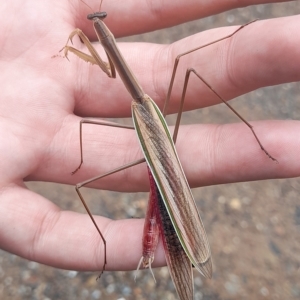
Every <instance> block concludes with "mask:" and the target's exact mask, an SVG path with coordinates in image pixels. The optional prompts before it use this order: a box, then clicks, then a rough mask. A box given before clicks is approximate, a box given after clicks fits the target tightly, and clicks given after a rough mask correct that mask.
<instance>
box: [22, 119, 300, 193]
mask: <svg viewBox="0 0 300 300" xmlns="http://www.w3.org/2000/svg"><path fill="white" fill-rule="evenodd" d="M251 124H252V125H253V126H254V129H255V132H256V134H257V135H258V137H259V139H260V141H261V143H262V144H263V146H264V147H265V149H266V150H267V151H268V152H269V153H270V154H271V155H272V156H273V157H275V158H276V159H277V161H278V162H279V164H276V163H275V162H273V161H272V160H270V159H269V158H268V157H267V156H266V155H265V153H264V152H263V151H262V150H261V149H260V147H259V145H258V144H257V142H256V140H255V138H254V136H253V134H252V133H251V131H250V130H249V128H247V127H246V126H245V124H244V123H238V124H225V125H193V126H181V127H180V130H179V137H178V141H177V143H176V147H177V149H178V153H179V158H180V160H181V162H182V165H183V169H184V171H185V173H186V176H187V178H188V181H189V183H190V184H191V186H192V187H196V186H197V187H199V186H204V185H212V184H219V183H229V182H241V181H249V180H261V179H268V178H288V177H296V176H299V175H300V171H299V170H300V165H299V164H300V162H299V160H298V159H297V155H298V149H299V143H300V140H299V136H298V132H299V130H300V123H299V122H298V121H261V122H251ZM74 128H75V127H74ZM76 131H77V130H76ZM66 136H67V134H66V132H61V133H60V134H59V136H58V137H57V141H56V143H55V145H53V148H51V153H50V152H49V153H48V155H49V156H46V157H45V163H43V164H40V166H39V168H38V169H37V171H36V172H35V173H34V174H33V175H32V176H30V178H28V179H31V180H42V181H54V182H61V183H67V184H75V183H79V182H82V181H84V180H87V179H89V178H92V177H94V176H97V175H101V174H105V173H106V172H109V171H111V170H112V169H115V168H117V167H120V166H123V165H124V164H127V163H130V162H132V161H135V160H137V159H139V158H142V157H143V155H142V153H141V151H140V146H139V144H138V141H137V138H136V136H135V132H133V131H130V130H125V129H117V128H110V127H106V126H87V127H86V128H85V130H84V138H83V140H84V147H83V149H84V155H83V158H84V163H83V165H82V167H81V169H80V170H79V171H78V172H77V173H76V174H75V175H71V174H70V173H71V171H73V170H74V169H76V168H77V167H78V165H79V162H80V153H79V140H78V132H77V134H76V133H75V129H74V134H73V137H74V139H70V138H69V137H68V138H66ZM59 138H60V141H59V140H58V139H59ZM66 141H67V143H70V144H69V145H67V144H66ZM64 142H65V144H64ZM62 145H63V146H62ZM66 149H68V150H67V151H66ZM76 149H77V150H76ZM191 162H193V163H191ZM241 166H243V168H241ZM89 186H92V187H95V188H99V189H105V190H116V191H121V192H124V191H125V192H136V191H147V190H149V183H148V177H147V170H146V166H145V164H141V165H138V166H135V167H131V168H128V169H126V170H123V171H120V172H118V173H115V174H113V175H110V176H107V177H105V178H103V179H101V180H98V181H95V182H94V183H92V184H91V185H89Z"/></svg>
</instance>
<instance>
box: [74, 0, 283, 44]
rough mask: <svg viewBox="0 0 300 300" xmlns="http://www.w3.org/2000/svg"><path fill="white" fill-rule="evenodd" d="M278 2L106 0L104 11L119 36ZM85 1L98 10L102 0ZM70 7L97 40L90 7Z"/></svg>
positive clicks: (78, 22) (86, 30) (77, 22)
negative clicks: (241, 8) (246, 7)
mask: <svg viewBox="0 0 300 300" xmlns="http://www.w3.org/2000/svg"><path fill="white" fill-rule="evenodd" d="M274 2H275V3H276V2H284V1H270V0H264V1H263V0H256V1H226V0H222V1H194V0H187V1H167V2H164V3H163V4H162V2H161V1H136V0H131V1H126V2H123V1H120V2H118V5H115V3H114V2H111V1H105V0H104V1H103V3H102V7H101V10H102V11H106V12H107V14H108V17H107V19H106V21H105V22H106V23H107V25H108V27H109V28H110V29H111V31H112V32H113V33H114V34H115V36H116V37H121V36H126V35H133V34H138V33H143V32H148V31H153V30H157V29H161V28H166V27H170V26H174V25H178V24H181V23H185V22H188V21H192V20H196V19H200V18H204V17H207V16H211V15H214V14H217V13H221V12H224V11H227V10H230V9H234V8H238V7H245V6H248V5H254V4H263V3H274ZM86 3H87V4H88V5H89V6H90V7H91V8H92V9H93V11H98V10H99V1H94V0H89V1H86ZM70 10H71V11H72V13H73V16H74V17H75V18H74V24H76V27H79V28H81V29H82V30H84V31H85V32H86V33H87V35H88V36H89V37H90V38H91V39H94V40H95V39H96V35H95V32H94V31H93V29H92V26H91V25H90V22H89V21H87V19H86V16H87V14H89V13H91V9H89V8H87V7H86V6H85V5H84V4H83V3H82V2H81V1H78V2H77V5H76V6H74V3H73V2H72V7H71V8H70Z"/></svg>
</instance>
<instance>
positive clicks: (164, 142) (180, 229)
mask: <svg viewBox="0 0 300 300" xmlns="http://www.w3.org/2000/svg"><path fill="white" fill-rule="evenodd" d="M106 16H107V14H106V13H105V12H97V13H93V14H90V15H88V16H87V18H88V19H89V20H92V21H93V23H94V28H95V31H96V34H97V36H98V39H99V41H100V43H101V44H102V46H103V47H104V49H105V52H106V55H107V58H108V63H106V62H104V61H103V60H102V59H101V57H100V56H99V55H98V53H97V52H96V50H95V49H94V47H93V46H92V44H91V43H90V41H89V40H88V38H87V37H86V36H85V35H84V33H83V32H82V31H81V30H80V29H76V30H74V31H73V32H72V33H71V34H70V36H69V39H68V41H69V40H71V41H72V38H73V37H74V35H78V36H79V37H80V39H81V40H82V42H83V43H84V44H85V45H86V46H87V48H88V50H89V52H90V53H91V55H88V54H85V53H83V52H81V51H79V50H77V49H75V48H73V47H70V46H68V45H66V46H65V47H64V53H65V56H66V57H67V54H68V51H71V52H73V53H74V54H76V55H77V56H78V57H80V58H81V59H83V60H85V61H87V62H90V63H92V64H97V65H98V66H99V67H100V68H101V69H102V71H103V72H105V73H106V74H107V75H108V76H109V77H111V78H115V77H116V70H117V72H118V74H119V76H120V77H121V79H122V81H123V83H124V85H125V86H126V88H127V90H128V92H129V93H130V94H131V96H132V98H133V102H132V116H133V122H134V126H135V130H136V132H137V135H138V139H139V142H140V144H141V147H142V150H143V153H144V156H145V158H143V159H140V160H138V161H136V162H132V163H129V164H127V165H125V166H123V167H121V168H117V169H115V170H112V171H110V172H108V173H106V174H103V175H100V176H96V177H94V178H91V179H89V180H86V181H84V182H82V183H79V184H77V185H76V191H77V193H78V195H79V197H80V199H81V201H82V203H83V205H84V206H85V208H86V210H87V212H88V214H89V216H90V218H91V219H92V221H93V223H94V225H95V227H96V228H97V230H98V232H99V234H100V236H101V239H102V241H103V244H104V264H103V268H102V272H103V271H104V270H105V266H106V263H107V259H106V241H105V239H104V236H103V235H102V233H101V231H100V229H99V227H98V226H97V223H96V222H95V220H94V218H93V216H92V214H91V212H90V210H89V208H88V206H87V204H86V202H85V200H84V198H83V196H82V194H81V192H80V188H81V187H82V186H85V185H87V184H88V183H91V182H93V181H95V180H98V179H101V178H103V177H105V176H108V175H110V174H113V173H116V172H118V171H120V170H124V169H126V168H128V167H131V166H134V165H137V164H140V163H142V162H145V161H146V162H147V164H148V167H149V169H150V172H151V173H150V175H149V176H150V183H151V180H152V187H151V192H152V193H154V194H155V196H156V198H157V200H158V204H157V207H158V209H157V210H158V211H159V218H160V224H161V229H160V232H161V234H162V235H163V238H165V240H164V245H165V251H170V253H169V254H171V255H172V254H174V253H173V251H174V249H173V250H172V249H171V248H172V247H173V246H174V247H175V248H176V249H178V247H181V249H183V252H184V255H183V256H182V257H183V260H182V261H184V262H182V264H181V265H180V267H182V266H183V265H184V264H186V265H187V269H189V270H187V271H186V274H187V277H186V278H187V281H186V283H182V282H179V281H180V280H181V278H175V279H174V276H173V275H172V278H173V281H174V284H175V286H176V289H177V292H178V294H179V296H180V298H181V299H190V298H192V294H193V290H192V288H191V289H189V290H190V292H189V293H188V294H185V291H183V290H184V288H185V286H186V284H189V285H192V272H191V266H192V265H193V266H194V267H195V268H196V269H197V270H198V271H199V272H200V273H201V274H203V275H204V276H206V277H211V275H212V263H211V254H210V248H209V243H208V239H207V236H206V233H205V230H204V226H203V224H202V221H201V218H200V216H199V213H198V210H197V207H196V204H195V201H194V199H193V196H192V193H191V190H190V188H189V185H188V182H187V180H186V177H185V175H184V172H183V170H182V167H181V164H180V161H179V159H178V156H177V153H176V150H175V146H174V143H173V141H174V142H175V141H176V137H177V133H178V128H179V122H180V117H181V112H182V109H183V103H184V99H185V92H186V89H187V85H188V80H189V76H190V74H191V73H192V72H193V73H194V74H195V75H196V76H197V77H198V78H199V79H200V80H202V81H203V82H204V83H205V84H206V85H207V86H208V88H210V89H211V90H212V91H213V92H214V93H215V94H216V95H217V96H218V97H219V98H220V99H221V100H222V101H223V102H224V103H225V104H226V105H227V106H228V107H229V108H230V109H231V110H232V111H233V112H234V113H235V114H236V115H237V116H238V117H239V118H240V119H241V120H242V121H244V122H245V123H246V124H247V125H248V126H249V127H250V129H251V130H252V132H253V134H254V136H255V138H256V140H257V141H258V143H259V145H260V146H261V148H262V150H263V151H264V152H265V153H266V154H267V155H268V156H269V157H270V158H271V159H273V158H272V156H271V155H270V154H269V153H268V152H267V151H266V150H265V149H264V148H263V146H262V145H261V143H260V141H259V139H258V138H257V136H256V134H255V132H254V131H253V129H252V126H251V125H250V124H249V123H247V122H246V121H245V120H244V119H243V118H242V117H241V116H240V115H239V114H238V113H237V112H236V111H235V110H234V109H233V108H232V107H231V106H230V105H229V104H227V102H226V101H225V100H224V99H223V98H222V97H221V96H220V95H219V94H218V93H217V92H216V91H214V89H213V88H212V87H211V86H210V85H209V84H208V83H207V82H206V81H205V80H204V79H203V78H202V77H201V76H200V75H199V74H198V73H197V72H196V71H195V70H193V69H189V70H187V73H186V78H185V83H184V87H183V93H182V99H181V106H180V111H179V114H178V117H177V121H176V125H175V131H174V135H173V138H172V137H171V135H170V133H169V130H168V127H167V124H166V122H165V119H164V117H165V114H166V109H167V106H168V103H169V99H170V95H171V91H172V87H173V83H174V78H175V74H176V68H177V66H178V63H179V60H180V57H181V56H183V55H186V54H189V53H191V52H193V51H197V50H200V49H201V48H204V47H207V46H209V45H211V44H213V43H217V42H219V41H221V40H224V39H226V38H229V37H231V36H233V35H234V34H235V33H236V32H238V31H239V30H241V29H242V28H243V27H245V26H246V25H248V24H246V25H244V26H241V27H239V28H238V29H237V30H235V31H234V32H233V33H232V34H230V35H227V36H225V37H223V38H221V39H219V40H216V41H213V42H211V43H208V44H205V45H203V46H200V47H198V48H196V49H193V50H191V51H188V52H186V53H183V54H181V55H179V56H178V57H177V59H176V61H175V64H174V69H173V73H172V78H171V82H170V86H169V90H168V95H167V99H166V102H165V106H164V109H163V113H161V112H160V110H159V108H158V107H157V106H156V104H155V103H154V102H153V100H152V99H151V98H150V97H149V96H148V95H146V94H145V93H144V91H143V90H142V88H141V86H140V85H139V84H138V82H137V79H136V78H135V76H134V75H133V73H132V71H131V70H130V68H129V66H128V65H127V63H126V62H125V60H124V58H123V57H122V54H121V53H120V51H119V49H118V47H117V45H116V42H115V39H114V37H113V35H112V33H111V32H110V31H109V29H108V28H107V27H106V25H105V24H104V22H103V21H102V20H103V19H104V18H105V17H106ZM67 44H68V42H67ZM84 123H89V124H97V125H99V124H100V125H106V126H114V127H122V128H124V126H123V125H119V124H115V123H107V122H102V121H95V120H87V119H84V120H82V121H81V123H80V151H81V162H80V164H79V166H78V168H77V169H76V170H75V171H74V172H73V173H75V172H77V171H78V169H79V168H80V167H81V165H82V163H83V150H82V125H83V124H84ZM125 128H129V129H132V127H129V126H127V127H125ZM273 160H274V159H273ZM162 201H163V203H164V204H162ZM170 231H172V233H171V235H172V236H175V240H174V244H172V243H173V242H172V241H171V240H170V239H168V237H167V235H169V234H166V233H170ZM176 243H178V245H177V244H176ZM154 251H155V249H154ZM167 261H168V259H167ZM151 262H152V261H150V262H149V263H148V265H149V264H150V267H151ZM171 262H172V260H171ZM143 265H144V266H145V264H143ZM168 265H169V268H175V271H176V268H177V271H178V266H176V265H171V266H170V261H169V262H168ZM173 271H174V270H173ZM171 274H172V270H171ZM175 277H176V275H175Z"/></svg>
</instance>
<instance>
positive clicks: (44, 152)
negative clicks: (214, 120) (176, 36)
mask: <svg viewBox="0 0 300 300" xmlns="http://www.w3.org/2000/svg"><path fill="white" fill-rule="evenodd" d="M96 2H97V1H96ZM112 2H113V1H107V3H105V2H104V3H103V10H105V11H107V12H108V14H109V17H108V18H107V22H106V23H107V25H108V27H109V28H111V30H112V32H113V33H114V34H115V36H116V37H120V36H124V35H127V34H130V33H137V30H139V32H143V31H150V30H155V29H158V28H163V27H167V26H170V25H174V24H175V23H174V22H177V23H179V22H184V21H187V20H192V19H195V18H200V17H203V16H205V15H210V14H213V13H216V12H220V11H224V10H227V9H230V8H234V7H236V6H235V5H238V3H237V1H232V3H229V4H228V2H230V1H225V0H224V1H203V5H200V7H199V2H198V3H195V1H187V0H186V1H182V2H181V3H178V4H177V6H175V4H174V3H176V1H169V2H170V4H165V7H163V8H162V7H159V3H161V1H157V3H158V4H157V6H158V7H154V6H155V5H156V3H155V1H154V2H153V6H152V7H151V9H149V7H147V6H146V3H149V2H148V1H134V0H131V1H120V2H118V3H119V4H118V7H117V8H115V7H114V5H113V3H112ZM208 2H209V3H208ZM255 2H256V3H266V2H268V1H255ZM270 2H271V1H270ZM251 3H253V1H243V4H244V5H247V4H251ZM89 4H90V5H91V6H92V7H93V9H95V10H96V9H98V7H97V6H98V4H95V1H89ZM168 5H169V6H168ZM180 5H182V7H180ZM137 6H140V7H137ZM134 8H136V9H138V11H141V12H147V13H145V14H137V18H135V17H134V18H130V17H128V18H126V17H124V16H128V15H130V14H131V13H132V11H134ZM179 10H180V11H181V13H180V16H179V17H178V18H174V17H173V16H176V15H177V12H178V11H179ZM90 12H91V11H90V9H88V8H87V7H86V6H85V5H83V4H82V3H81V2H79V1H75V0H74V1H60V2H59V3H56V4H55V5H54V4H53V1H33V0H32V1H25V2H24V1H19V0H15V1H6V2H5V4H2V5H1V7H0V15H1V18H0V20H1V21H0V22H1V31H0V69H1V72H0V91H1V97H0V139H1V142H0V153H1V159H0V170H1V176H0V216H1V218H0V248H1V249H3V250H6V251H9V252H11V253H14V254H17V255H19V256H22V257H25V258H27V259H30V260H34V261H37V262H40V263H43V264H47V265H51V266H54V267H58V268H65V269H74V270H90V271H91V270H100V269H101V267H102V265H103V261H102V259H103V255H102V251H103V248H102V247H101V242H100V238H99V236H98V234H97V232H96V230H91V229H93V227H92V226H93V225H92V223H91V221H90V219H89V218H88V216H87V215H82V214H79V213H75V212H71V211H62V210H61V209H60V208H59V207H58V206H56V205H54V204H53V203H52V202H51V201H49V200H48V199H45V198H43V197H42V196H40V195H38V194H36V193H34V192H32V191H30V190H28V189H27V188H26V186H25V184H24V182H25V181H50V182H58V183H66V184H71V185H74V184H76V183H78V182H81V181H83V180H85V179H87V178H90V177H92V176H95V175H97V174H102V173H104V172H106V171H109V170H111V169H113V168H114V167H118V166H121V165H124V164H125V163H127V162H130V161H133V160H136V159H138V158H140V157H142V154H141V152H140V150H139V145H138V142H137V140H136V136H135V133H134V132H133V131H130V130H125V129H124V130H123V129H116V128H110V127H104V126H103V127H102V126H98V127H97V126H96V127H93V126H88V127H86V129H85V141H84V159H85V160H84V165H83V166H82V168H81V170H80V171H79V172H78V173H77V174H75V175H74V176H71V175H70V172H71V171H73V170H74V169H75V168H76V167H77V166H78V163H79V138H78V126H79V121H80V119H81V118H82V117H85V116H97V117H102V118H104V117H121V116H126V117H129V116H130V114H131V113H130V103H131V99H130V97H129V95H128V93H127V91H126V90H125V88H124V86H123V84H122V82H121V81H120V79H119V78H117V79H116V80H112V79H109V78H107V77H106V75H105V74H104V73H102V72H101V70H100V69H99V68H98V67H96V66H91V65H89V64H86V63H85V62H83V61H80V60H79V59H77V58H75V57H74V56H72V57H71V56H70V59H71V63H69V62H68V61H67V60H66V59H63V58H62V57H59V56H58V57H55V58H52V56H53V55H55V54H58V51H59V50H60V48H62V47H63V46H64V44H65V42H66V40H67V37H68V35H69V34H70V32H71V31H72V30H73V29H74V28H76V27H79V28H81V29H82V30H83V31H84V32H85V33H86V34H87V35H88V36H89V38H90V39H91V40H96V37H95V34H94V31H93V27H92V24H91V22H90V21H88V20H86V15H87V13H90ZM160 20H164V21H160ZM162 22H163V23H162ZM299 25H300V18H299V16H292V17H289V18H282V19H273V20H268V21H258V22H255V23H253V24H251V25H250V26H248V27H246V28H245V29H243V30H242V31H240V32H239V33H238V34H237V35H236V36H234V38H232V39H230V40H227V41H224V42H222V43H219V44H218V45H215V46H212V47H211V48H210V50H209V51H207V50H204V51H203V52H202V53H201V55H200V54H199V55H193V56H191V57H188V58H187V59H185V62H184V63H183V64H182V66H183V68H182V71H183V72H184V70H185V69H186V68H187V67H188V66H193V67H194V68H196V69H197V68H198V69H201V74H207V76H205V78H206V79H207V81H209V82H213V86H214V88H215V89H216V90H218V92H219V93H220V94H221V95H223V96H224V97H225V98H226V99H232V98H234V97H236V96H239V95H242V94H245V93H247V92H249V91H252V90H255V89H257V88H259V87H262V86H269V85H275V84H279V83H285V82H293V81H299V80H300V52H299V42H300V41H299V39H300V37H299V34H298V32H299ZM234 29H235V27H234V28H233V27H231V28H229V27H228V28H221V29H214V30H211V31H209V32H202V33H199V34H197V35H194V36H192V37H188V38H187V39H185V40H184V41H178V42H176V43H174V44H172V45H155V44H142V43H141V44H133V45H131V44H120V49H121V52H122V53H124V56H125V58H126V59H127V61H128V63H129V65H130V66H131V67H132V69H133V71H134V73H135V74H136V77H137V78H138V79H139V81H140V83H141V85H142V87H143V88H144V90H145V91H146V92H147V94H149V95H151V96H152V97H153V98H154V100H155V101H156V102H157V103H158V105H159V106H160V107H162V105H163V101H164V98H165V95H166V92H167V87H168V83H169V78H170V75H171V72H172V65H173V62H174V59H175V57H176V55H177V54H179V53H182V52H184V51H186V50H189V49H191V48H193V47H196V46H199V45H200V44H204V43H205V42H208V41H212V40H214V39H216V38H218V37H222V36H225V35H226V34H228V33H230V32H232V31H233V30H234ZM253 45H255V47H253ZM76 46H77V47H81V45H80V42H78V41H76ZM96 48H97V49H99V52H100V54H101V55H102V57H104V56H103V50H102V49H101V47H100V46H99V45H98V44H97V45H96ZM216 52H217V53H222V57H221V55H217V56H216V55H215V53H216ZM291 58H292V59H291ZM141 60H143V63H142V64H141V63H140V61H141ZM180 75H181V78H183V76H184V73H181V74H179V75H178V77H179V78H180ZM176 82H177V84H176ZM176 82H175V89H174V92H173V96H172V100H171V108H170V111H173V112H175V111H176V110H177V107H178V103H179V101H180V94H181V87H182V81H181V80H180V79H179V80H178V81H176ZM193 82H194V83H195V84H194V85H193V84H191V86H190V87H189V89H190V91H192V92H193V93H192V94H193V95H195V96H194V97H189V98H188V100H187V103H186V106H185V108H186V109H189V110H190V109H195V108H201V107H206V106H210V105H213V104H217V103H218V102H219V101H218V99H216V98H215V97H212V96H211V93H210V92H209V91H208V90H207V88H205V87H203V86H202V85H200V84H198V82H197V81H196V80H194V81H193ZM197 95H201V101H199V99H200V97H199V96H197ZM253 125H254V127H255V130H256V132H257V133H259V136H260V137H261V138H262V137H263V144H264V146H265V148H266V149H268V151H269V152H270V153H272V155H273V156H274V157H276V159H277V160H278V161H279V162H280V164H276V163H272V162H270V160H269V159H268V158H267V157H266V156H265V155H263V154H262V152H261V150H260V149H259V147H258V146H257V144H256V143H255V142H254V140H253V136H252V135H251V134H250V133H249V132H248V129H247V128H246V126H245V125H244V124H242V123H237V124H225V125H214V124H210V125H194V126H183V127H182V128H181V129H180V134H179V137H178V142H177V146H178V153H179V156H180V158H181V161H182V164H183V168H184V170H185V172H186V175H187V178H188V180H189V182H190V183H191V186H192V187H196V186H203V185H213V184H219V183H228V182H237V181H249V180H262V179H267V178H289V177H297V176H299V175H300V161H299V159H298V157H299V150H298V148H299V143H300V136H299V132H300V124H299V122H298V121H280V120H278V121H261V122H254V123H253ZM203 141H205V142H203ZM245 145H247V147H244V146H245ZM115 149H118V151H115ZM211 149H218V151H215V152H214V153H213V155H211ZM199 156H201V157H205V158H207V159H206V160H201V159H198V158H199ZM95 161H96V162H97V163H95ZM191 161H192V162H193V163H192V164H191V163H190V162H191ZM195 162H197V163H195ZM241 166H243V167H244V170H247V173H246V172H245V171H241ZM93 186H94V187H96V188H99V189H108V190H117V191H123V192H136V191H147V190H148V189H149V183H148V177H147V171H146V167H145V165H140V166H138V167H135V169H128V170H126V171H125V172H119V173H117V174H115V175H113V176H110V177H107V178H105V179H103V180H101V181H99V182H96V183H94V184H93ZM74 201H79V200H78V199H75V198H74ZM95 218H96V221H97V223H98V225H99V227H100V228H101V229H102V232H103V234H104V235H105V238H106V241H107V251H108V265H107V269H109V270H129V269H135V268H136V266H137V262H138V261H139V259H140V257H141V246H142V245H141V237H142V230H143V220H119V221H112V220H110V219H107V218H103V217H101V216H96V217H95ZM129 233H130V234H129ZM163 264H165V261H164V254H163V250H162V248H161V246H160V247H159V249H158V252H157V254H156V259H155V263H154V266H159V265H163Z"/></svg>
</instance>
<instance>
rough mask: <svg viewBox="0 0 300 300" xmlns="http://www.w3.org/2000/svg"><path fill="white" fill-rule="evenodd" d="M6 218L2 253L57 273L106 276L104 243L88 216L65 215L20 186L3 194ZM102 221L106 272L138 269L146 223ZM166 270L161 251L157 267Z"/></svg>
mask: <svg viewBox="0 0 300 300" xmlns="http://www.w3.org/2000/svg"><path fill="white" fill-rule="evenodd" d="M20 199H22V201H20ZM0 212H1V221H0V222H1V226H0V237H1V238H0V247H1V249H4V250H6V251H9V252H11V253H14V254H16V255H19V256H21V257H24V258H26V259H29V260H33V261H37V262H40V263H43V264H46V265H50V266H53V267H57V268H63V269H72V270H81V271H99V272H100V271H101V270H102V267H103V262H104V252H103V251H104V250H103V249H104V247H103V241H102V240H101V238H100V236H99V234H98V232H97V231H96V229H95V227H94V225H93V224H92V222H91V220H90V219H89V217H88V216H87V215H81V214H77V213H72V212H67V211H60V210H59V208H58V207H57V206H55V205H54V204H52V203H50V202H49V201H47V200H46V199H44V198H43V197H41V196H39V195H36V194H35V193H33V192H31V191H28V190H25V189H24V188H21V187H16V186H14V187H10V188H7V189H6V190H5V192H4V193H2V195H1V206H0ZM96 221H97V224H98V226H99V228H101V230H103V234H104V236H105V239H106V243H107V266H106V269H107V270H132V269H136V267H137V264H138V261H139V259H140V257H141V253H142V248H141V240H142V227H143V220H120V221H111V220H109V219H106V218H102V217H96ZM163 264H165V262H164V254H163V250H162V247H161V246H160V247H159V249H158V251H157V255H156V265H163Z"/></svg>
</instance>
